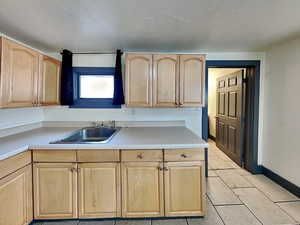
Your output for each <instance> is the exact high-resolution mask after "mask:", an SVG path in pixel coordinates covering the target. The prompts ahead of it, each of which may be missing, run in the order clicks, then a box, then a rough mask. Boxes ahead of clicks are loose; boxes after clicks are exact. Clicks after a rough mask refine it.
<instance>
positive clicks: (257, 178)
mask: <svg viewBox="0 0 300 225" xmlns="http://www.w3.org/2000/svg"><path fill="white" fill-rule="evenodd" d="M245 178H246V179H247V180H248V181H249V182H251V183H252V184H253V185H254V186H255V187H257V188H258V189H259V190H261V191H262V192H263V193H264V194H265V195H266V196H267V197H268V198H270V199H271V200H272V201H273V202H280V201H293V200H298V198H297V196H295V195H293V194H292V193H290V192H288V191H287V190H285V189H284V188H282V187H281V186H279V185H278V184H276V183H275V182H273V181H272V180H271V179H269V178H267V177H265V176H264V175H251V176H245Z"/></svg>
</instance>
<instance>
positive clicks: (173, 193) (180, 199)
mask: <svg viewBox="0 0 300 225" xmlns="http://www.w3.org/2000/svg"><path fill="white" fill-rule="evenodd" d="M164 175H165V212H166V216H204V214H205V177H204V163H203V162H202V161H201V162H169V163H166V164H165V174H164Z"/></svg>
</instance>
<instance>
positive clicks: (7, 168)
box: [0, 151, 31, 179]
mask: <svg viewBox="0 0 300 225" xmlns="http://www.w3.org/2000/svg"><path fill="white" fill-rule="evenodd" d="M30 163H31V151H26V152H22V153H20V154H18V155H15V156H12V157H10V158H7V159H4V160H1V161H0V179H1V178H2V177H5V176H7V175H8V174H10V173H13V172H15V171H16V170H18V169H21V168H22V167H24V166H26V165H28V164H30Z"/></svg>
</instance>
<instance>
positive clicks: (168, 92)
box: [126, 53, 205, 107]
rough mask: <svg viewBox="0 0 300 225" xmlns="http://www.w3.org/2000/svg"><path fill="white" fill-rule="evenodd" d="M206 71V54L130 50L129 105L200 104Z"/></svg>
mask: <svg viewBox="0 0 300 225" xmlns="http://www.w3.org/2000/svg"><path fill="white" fill-rule="evenodd" d="M152 61H153V62H152ZM204 74H205V55H178V54H153V55H150V54H135V53H134V54H132V53H127V55H126V105H127V106H128V107H201V106H203V105H204V77H205V76H204Z"/></svg>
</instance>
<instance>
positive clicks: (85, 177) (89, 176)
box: [78, 163, 121, 218]
mask: <svg viewBox="0 0 300 225" xmlns="http://www.w3.org/2000/svg"><path fill="white" fill-rule="evenodd" d="M78 169H79V174H78V175H79V176H78V177H79V179H78V182H79V183H78V184H79V185H78V187H79V218H109V217H120V214H121V210H120V202H121V201H120V198H121V196H120V190H121V189H120V163H80V164H78Z"/></svg>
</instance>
